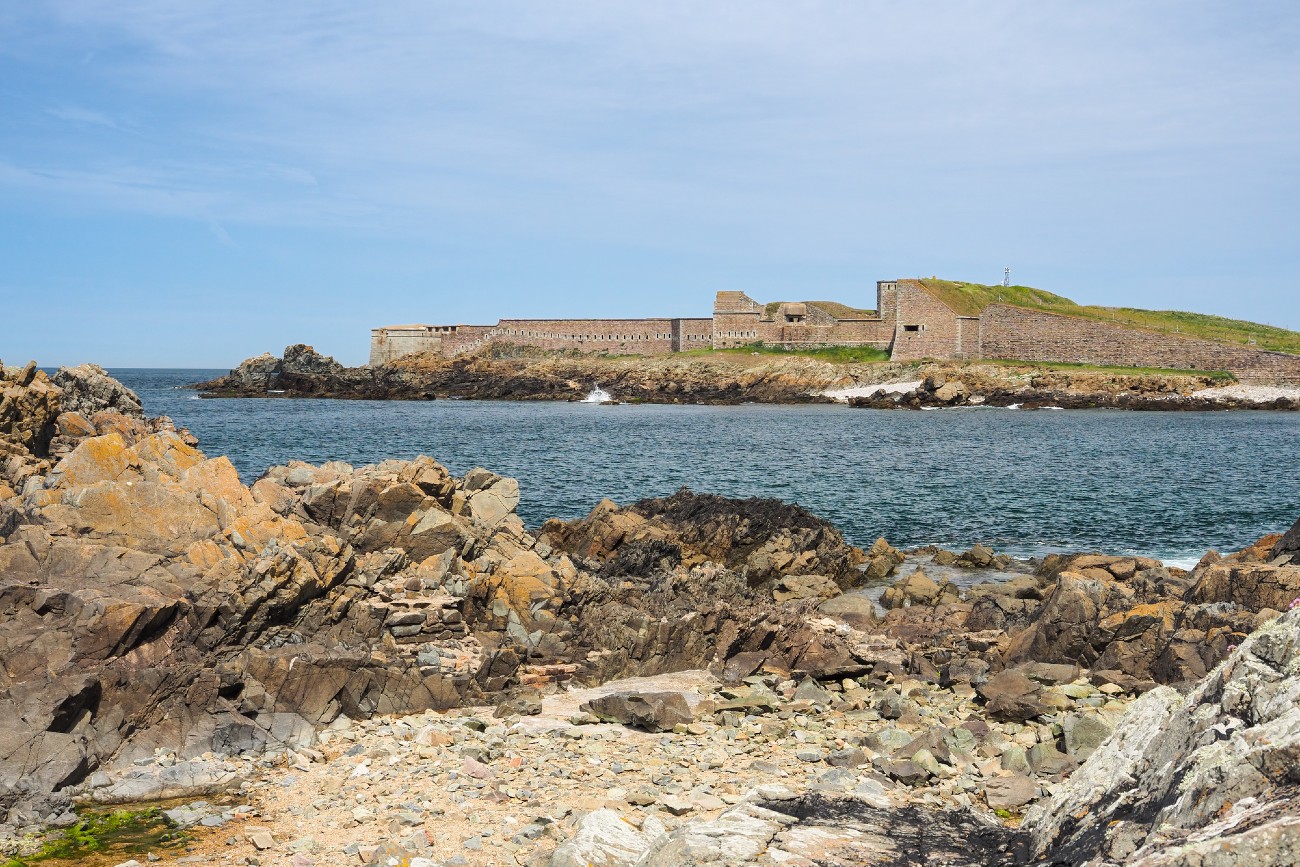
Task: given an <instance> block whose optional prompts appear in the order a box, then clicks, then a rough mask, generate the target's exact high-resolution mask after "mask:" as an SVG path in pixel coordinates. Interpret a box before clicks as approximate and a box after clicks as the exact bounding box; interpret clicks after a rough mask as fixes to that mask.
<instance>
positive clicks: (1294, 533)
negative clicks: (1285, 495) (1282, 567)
mask: <svg viewBox="0 0 1300 867" xmlns="http://www.w3.org/2000/svg"><path fill="white" fill-rule="evenodd" d="M1270 553H1271V554H1272V556H1273V557H1274V558H1275V559H1276V560H1280V561H1282V562H1285V563H1291V564H1298V565H1300V521H1296V522H1295V524H1294V525H1293V526H1292V527H1291V529H1290V530H1287V531H1286V533H1285V534H1283V536H1282V538H1281V539H1278V540H1277V544H1276V545H1274V546H1273V550H1272V551H1271V552H1270Z"/></svg>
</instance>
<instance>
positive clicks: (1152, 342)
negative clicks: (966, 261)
mask: <svg viewBox="0 0 1300 867" xmlns="http://www.w3.org/2000/svg"><path fill="white" fill-rule="evenodd" d="M979 328H980V354H981V355H982V356H983V357H984V358H990V359H1008V360H1020V361H1049V362H1067V363H1068V362H1073V363H1080V364H1097V365H1107V366H1116V367H1166V368H1177V369H1186V370H1228V371H1232V373H1234V374H1235V375H1236V376H1237V377H1238V378H1239V379H1243V380H1249V381H1257V382H1300V356H1297V355H1288V354H1287V353H1284V352H1271V351H1269V350H1265V349H1255V348H1252V347H1250V346H1243V345H1238V344H1233V343H1218V342H1215V341H1211V340H1200V339H1197V338H1194V337H1185V336H1182V335H1178V334H1166V333H1160V332H1153V331H1140V330H1137V329H1134V328H1126V327H1124V326H1122V325H1118V324H1114V325H1113V324H1111V323H1108V322H1098V321H1096V320H1093V319H1083V318H1080V317H1076V316H1063V315H1060V314H1056V313H1046V312H1043V311H1040V310H1028V309H1026V308H1023V307H1012V306H1010V305H1006V304H993V305H990V306H988V307H986V308H984V311H983V312H982V313H981V314H980V320H979Z"/></svg>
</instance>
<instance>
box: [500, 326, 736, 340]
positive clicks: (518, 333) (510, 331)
mask: <svg viewBox="0 0 1300 867" xmlns="http://www.w3.org/2000/svg"><path fill="white" fill-rule="evenodd" d="M504 333H505V334H507V335H509V336H511V337H537V338H541V339H544V340H606V341H619V342H625V341H628V340H672V339H673V336H672V334H553V333H552V332H549V331H528V330H524V329H516V328H507V329H505V331H504ZM682 339H683V340H712V339H713V335H711V334H684V335H682Z"/></svg>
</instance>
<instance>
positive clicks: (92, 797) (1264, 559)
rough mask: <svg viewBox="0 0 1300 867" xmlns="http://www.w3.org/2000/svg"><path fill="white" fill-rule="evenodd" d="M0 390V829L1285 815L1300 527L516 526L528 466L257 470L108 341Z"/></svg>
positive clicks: (460, 849) (670, 853)
mask: <svg viewBox="0 0 1300 867" xmlns="http://www.w3.org/2000/svg"><path fill="white" fill-rule="evenodd" d="M0 395H2V396H0V611H3V612H4V616H3V618H2V619H0V658H2V659H3V665H0V820H3V821H2V822H0V847H2V848H0V851H3V852H6V853H8V852H17V853H21V852H24V851H29V850H30V848H31V847H33V846H34V845H36V841H37V840H38V838H39V835H40V833H41V832H42V829H49V828H54V827H57V826H59V825H62V824H67V823H68V822H71V821H75V816H73V814H72V812H71V811H72V809H73V808H74V806H75V805H77V804H85V803H136V802H141V801H151V800H158V799H164V798H167V799H173V798H175V799H188V803H187V804H186V805H185V806H184V807H183V808H176V810H175V816H176V818H174V819H172V820H171V821H174V822H177V823H180V824H190V825H194V830H193V831H192V832H191V833H193V834H194V835H196V836H195V837H194V838H193V842H192V844H191V853H192V852H193V851H194V850H195V849H196V848H197V849H200V850H201V849H202V847H203V846H205V845H210V846H212V847H214V848H213V849H212V852H213V856H214V857H216V854H217V853H220V856H221V857H222V858H227V857H233V858H240V859H244V860H245V863H252V862H249V861H247V859H248V858H253V859H258V860H261V859H265V858H267V857H270V856H273V855H274V856H277V857H282V858H285V859H289V858H292V859H294V861H295V863H296V864H298V865H305V864H307V863H315V864H326V863H343V862H344V861H346V860H354V861H356V862H357V863H363V864H365V863H374V864H380V863H383V864H387V863H391V862H390V861H389V860H387V859H390V858H392V859H397V860H398V861H399V862H400V861H401V859H406V860H407V861H408V862H409V863H413V864H414V863H426V864H436V863H447V864H453V863H454V864H486V863H490V862H493V863H501V862H502V861H503V860H504V859H507V858H509V859H512V860H513V861H515V862H516V863H528V864H553V865H568V864H577V863H603V864H627V865H633V864H662V865H667V864H692V863H769V864H775V863H782V864H814V863H816V864H861V863H886V864H888V863H895V864H903V863H912V862H914V861H915V860H916V859H919V858H923V859H925V860H929V861H932V862H934V863H946V864H986V863H1060V864H1082V863H1085V862H1087V863H1095V864H1119V863H1142V864H1147V865H1156V864H1162V865H1163V864H1211V863H1242V862H1241V861H1239V860H1231V859H1233V858H1235V857H1237V856H1236V855H1234V854H1232V853H1234V852H1236V851H1238V850H1239V851H1242V852H1249V853H1251V859H1252V860H1254V861H1257V862H1259V863H1269V859H1273V862H1274V863H1284V860H1279V859H1285V858H1286V857H1289V855H1290V854H1292V853H1294V851H1295V848H1296V846H1297V840H1298V839H1300V827H1297V809H1296V803H1295V801H1294V793H1295V790H1296V785H1297V780H1295V779H1293V777H1294V767H1295V762H1296V757H1297V756H1300V740H1297V739H1298V738H1300V725H1297V716H1296V715H1297V714H1300V650H1298V648H1300V619H1298V618H1300V611H1292V613H1289V614H1288V613H1286V612H1287V611H1288V609H1292V608H1296V607H1297V604H1296V602H1295V600H1296V599H1297V598H1300V563H1296V562H1294V561H1295V560H1296V559H1297V557H1298V556H1300V543H1297V541H1296V540H1297V539H1300V522H1298V523H1297V526H1296V527H1294V528H1292V529H1291V530H1290V531H1289V532H1288V533H1286V534H1284V535H1280V536H1276V537H1269V538H1266V539H1264V540H1261V541H1260V542H1259V543H1258V544H1256V545H1254V546H1252V547H1251V548H1248V549H1246V550H1244V551H1241V552H1237V553H1234V554H1231V555H1228V556H1219V555H1218V554H1215V553H1213V552H1211V553H1210V554H1207V556H1206V557H1205V558H1204V559H1203V560H1202V562H1201V563H1200V564H1198V565H1197V567H1196V568H1195V569H1193V570H1191V571H1183V570H1178V569H1171V568H1167V567H1165V566H1163V565H1162V564H1160V563H1159V562H1157V561H1154V560H1147V559H1144V558H1137V557H1123V556H1107V555H1101V554H1078V555H1070V556H1058V557H1051V558H1047V559H1046V560H1044V561H1042V562H1037V563H1016V562H1013V561H1011V560H1010V559H1009V558H1006V557H1002V556H999V555H997V554H996V553H995V552H993V551H990V550H989V549H987V548H984V547H983V546H975V547H973V548H972V549H971V550H970V551H967V552H965V553H963V554H953V553H949V552H942V551H936V550H929V551H925V552H903V551H898V550H896V549H894V548H892V547H891V546H889V545H888V543H887V542H885V541H884V540H880V541H878V542H877V543H876V544H875V545H873V546H871V547H870V548H869V549H865V550H863V549H858V548H855V547H853V546H851V545H849V544H847V543H846V542H845V541H844V539H843V537H842V536H841V535H840V534H839V532H838V531H836V530H835V528H834V527H831V526H830V525H828V524H826V523H825V522H824V521H821V520H820V519H818V518H816V517H815V516H813V515H811V514H809V513H807V512H806V511H804V510H802V509H800V508H798V507H796V506H792V505H789V504H784V503H779V502H776V501H771V500H730V499H726V498H721V497H716V496H712V495H708V494H697V493H693V492H690V491H686V490H683V491H681V492H678V493H677V494H675V495H673V496H671V497H666V498H660V499H649V500H643V501H640V502H637V503H632V504H629V505H626V506H618V505H616V504H614V503H611V502H608V501H606V502H602V503H600V504H597V505H596V507H595V508H594V509H593V510H592V512H591V514H589V515H588V516H586V517H584V518H582V519H580V520H576V521H570V522H561V521H550V522H547V523H546V524H545V525H544V526H543V527H542V528H540V529H539V530H537V531H530V530H529V529H527V528H526V527H525V526H524V525H523V523H522V521H520V519H519V518H518V516H517V515H516V513H515V509H516V506H517V505H518V502H519V497H520V491H519V487H518V484H517V483H516V482H515V481H514V480H512V479H509V478H504V477H501V476H499V475H497V474H495V473H492V472H490V471H488V470H484V469H476V470H472V471H470V472H469V473H466V474H465V475H464V476H460V477H454V476H452V475H451V474H450V473H448V472H447V470H446V469H445V468H443V467H442V466H441V465H439V464H438V463H436V462H435V461H433V460H432V459H430V458H427V457H421V458H417V459H415V460H412V461H385V462H382V463H380V464H376V465H373V466H367V467H352V466H349V465H346V464H342V463H337V462H335V463H326V464H323V465H319V466H313V465H309V464H304V463H291V464H289V465H287V466H282V467H274V468H272V469H271V470H269V471H268V472H267V473H266V474H265V475H264V476H263V477H262V478H260V479H257V480H256V481H254V482H253V484H251V485H245V484H244V481H243V480H241V479H240V478H239V477H238V475H237V474H236V473H235V471H234V468H233V467H232V466H231V464H230V463H229V461H228V460H226V459H225V458H222V457H215V458H211V457H208V456H206V455H204V454H203V453H202V452H201V451H199V449H198V448H197V443H196V442H195V441H194V439H193V438H192V437H191V436H189V434H188V433H187V432H185V431H183V430H177V429H176V428H175V426H174V425H173V424H171V423H170V422H169V421H167V420H166V419H155V420H146V419H145V418H144V416H143V413H142V412H141V411H140V409H139V403H138V401H136V400H134V396H133V395H131V394H130V392H129V391H127V390H125V389H123V388H122V387H121V386H120V385H118V384H116V383H115V382H114V381H112V380H111V378H109V377H107V375H106V374H104V373H103V371H102V370H99V369H98V368H93V367H83V368H74V369H69V370H67V371H60V372H59V373H58V374H56V375H55V376H53V377H46V375H45V374H44V373H42V372H41V371H39V370H37V369H36V368H35V367H34V366H33V365H29V366H28V367H26V368H4V379H3V382H0ZM918 564H919V566H920V568H919V569H918V568H917V567H918ZM930 564H934V565H933V566H931V565H930ZM939 566H944V567H951V568H952V569H959V570H962V571H963V573H964V574H966V575H969V576H970V579H969V580H967V579H965V578H963V579H962V580H960V581H957V583H954V581H953V580H947V579H943V578H942V577H939V578H937V579H936V578H931V577H929V576H928V575H927V574H925V570H926V569H930V570H931V571H932V572H934V574H935V575H936V576H941V575H944V574H950V573H947V572H941V571H939V570H938V568H937V567H939ZM980 578H985V579H986V580H983V581H980V580H979V579H980ZM959 585H960V586H959ZM866 586H874V587H875V588H876V589H877V590H879V589H881V588H882V587H883V589H884V594H883V599H882V601H883V602H884V610H883V611H881V610H879V609H878V608H877V606H876V605H875V603H874V602H873V600H872V596H871V595H870V593H869V592H867V591H864V590H863V589H862V588H863V587H866ZM628 678H641V679H640V680H637V679H633V680H628ZM340 793H342V795H343V797H340ZM194 799H198V800H194ZM1022 816H1023V819H1024V821H1023V824H1020V822H1019V820H1020V818H1021V817H1022ZM205 827H206V828H213V829H218V830H216V831H213V832H211V833H219V834H220V835H221V836H220V837H212V838H208V837H203V836H201V829H202V828H205ZM52 833H55V834H57V833H59V832H57V831H54V832H52ZM205 841H206V842H205ZM1233 847H1238V848H1233ZM1224 853H1227V854H1224ZM164 854H165V853H164ZM160 857H161V856H160ZM190 857H197V856H193V855H192V854H191V856H190ZM419 859H425V861H424V862H420V861H419ZM1198 859H1199V860H1198ZM1215 859H1218V860H1215ZM264 863H265V862H264Z"/></svg>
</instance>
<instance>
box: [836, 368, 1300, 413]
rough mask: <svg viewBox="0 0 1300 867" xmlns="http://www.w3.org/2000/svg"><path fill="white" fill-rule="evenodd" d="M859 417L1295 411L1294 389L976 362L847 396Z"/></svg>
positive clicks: (1298, 403) (1299, 392)
mask: <svg viewBox="0 0 1300 867" xmlns="http://www.w3.org/2000/svg"><path fill="white" fill-rule="evenodd" d="M854 391H857V392H861V393H857V394H853V395H851V396H847V397H846V398H845V399H846V401H847V402H848V403H849V404H850V405H851V406H855V407H858V408H860V409H941V408H945V407H962V406H966V407H971V406H986V407H1004V408H1013V409H1026V410H1032V409H1125V410H1135V411H1143V412H1169V411H1184V412H1215V411H1219V410H1226V409H1255V410H1287V411H1294V410H1300V389H1297V388H1295V387H1294V384H1291V385H1290V386H1288V387H1285V388H1274V387H1267V386H1264V387H1250V386H1235V387H1233V386H1225V385H1224V384H1223V383H1222V382H1221V381H1220V380H1218V379H1216V378H1213V377H1209V376H1204V375H1196V374H1191V373H1188V374H1178V373H1169V374H1124V373H1114V374H1097V373H1087V372H1079V373H1067V372H1061V371H1050V372H1030V373H1025V372H1023V371H1016V370H1015V369H1014V368H1010V369H1006V368H999V367H998V366H997V365H996V364H993V363H989V362H984V363H980V364H972V365H966V366H962V367H952V366H943V367H939V368H938V369H932V370H930V371H929V372H927V373H926V375H925V376H924V378H923V379H920V380H918V381H916V382H912V383H903V384H893V385H886V386H881V387H879V388H870V387H864V388H860V389H855V390H854Z"/></svg>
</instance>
